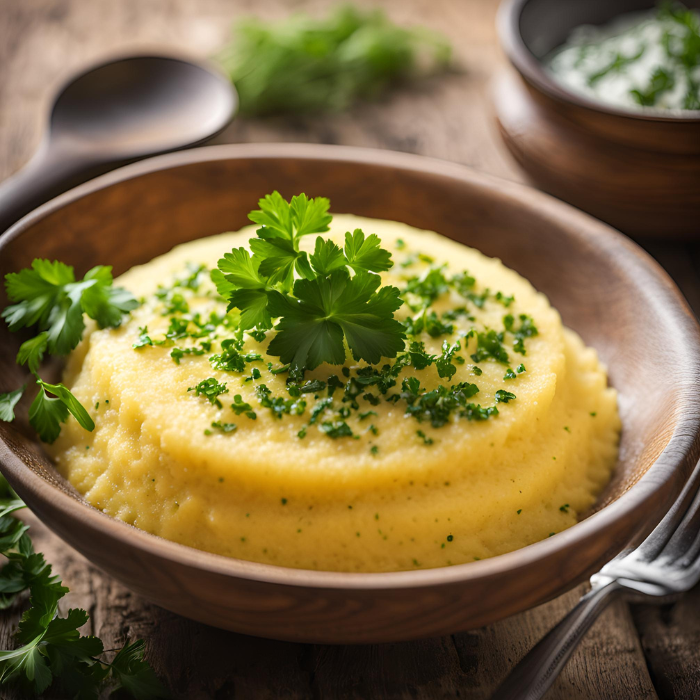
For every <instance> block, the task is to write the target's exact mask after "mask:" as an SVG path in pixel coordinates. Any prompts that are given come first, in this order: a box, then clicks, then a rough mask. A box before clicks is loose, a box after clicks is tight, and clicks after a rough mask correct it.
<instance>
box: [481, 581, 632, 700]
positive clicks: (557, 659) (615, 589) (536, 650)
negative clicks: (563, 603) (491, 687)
mask: <svg viewBox="0 0 700 700" xmlns="http://www.w3.org/2000/svg"><path fill="white" fill-rule="evenodd" d="M622 591H623V588H622V586H621V585H620V583H619V582H618V581H617V579H612V578H611V579H609V580H607V581H605V582H604V583H600V584H598V585H597V586H593V588H591V590H590V591H588V593H586V594H585V595H584V596H583V597H582V598H581V600H579V602H578V603H577V604H576V607H575V608H573V610H571V612H569V613H568V614H567V615H566V617H564V618H563V619H562V620H561V621H560V622H559V623H558V624H557V625H556V626H555V627H553V628H552V629H551V630H550V631H549V632H548V633H547V635H545V636H544V637H543V638H542V639H541V640H540V641H539V642H538V643H537V644H536V645H535V646H534V647H533V648H532V649H531V650H530V651H529V652H528V653H527V654H526V655H525V656H524V657H523V658H522V659H521V660H520V662H519V663H518V664H517V666H515V668H514V669H513V670H512V671H511V672H510V673H509V674H508V676H507V677H506V679H505V680H504V681H503V683H501V685H500V686H499V687H498V688H497V689H496V692H495V693H494V694H493V695H492V696H491V700H541V698H542V697H543V696H544V695H545V693H546V692H547V690H549V688H550V686H551V685H552V683H554V681H555V680H556V679H557V676H558V675H559V674H560V673H561V671H562V669H563V668H564V666H565V665H566V663H567V661H568V660H569V659H570V658H571V655H572V654H573V653H574V650H575V649H576V647H577V646H578V644H579V642H580V641H581V640H582V639H583V637H584V635H585V634H586V632H588V630H589V629H590V627H591V625H592V624H593V623H594V622H595V620H596V619H597V618H598V615H600V613H601V612H602V611H603V610H604V609H605V607H606V606H607V605H608V604H609V603H610V602H611V600H612V598H613V597H614V596H616V595H619V594H620V593H621V592H622Z"/></svg>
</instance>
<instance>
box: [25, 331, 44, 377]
mask: <svg viewBox="0 0 700 700" xmlns="http://www.w3.org/2000/svg"><path fill="white" fill-rule="evenodd" d="M48 336H49V334H48V333H47V332H46V331H43V332H41V333H39V335H37V336H35V337H34V338H30V339H29V340H25V341H24V342H23V343H22V345H20V348H19V352H18V353H17V364H18V365H27V366H28V367H29V371H30V372H32V373H33V374H36V373H37V372H38V371H39V365H40V364H41V361H42V360H43V359H44V353H45V352H46V347H47V345H48V342H49V341H48Z"/></svg>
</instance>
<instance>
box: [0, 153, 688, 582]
mask: <svg viewBox="0 0 700 700" xmlns="http://www.w3.org/2000/svg"><path fill="white" fill-rule="evenodd" d="M278 158H289V159H299V160H302V161H303V160H315V161H318V160H322V161H336V162H343V163H355V164H367V165H371V166H375V167H387V168H394V169H401V170H405V171H408V172H413V173H416V172H419V173H421V174H424V175H432V176H437V177H441V178H445V179H447V180H449V181H452V182H454V181H455V180H457V181H459V182H462V183H465V184H467V185H471V186H472V187H475V188H481V189H489V190H493V191H498V192H499V193H500V194H506V195H507V197H508V199H509V200H511V201H513V202H514V203H515V204H517V205H520V206H523V207H525V208H528V209H531V210H538V211H540V212H541V213H542V214H544V215H546V216H547V217H551V218H554V219H561V218H562V216H564V215H565V216H566V217H567V219H568V220H569V221H574V222H575V223H578V224H580V225H579V226H575V227H573V226H572V227H571V229H572V230H571V232H570V235H572V236H578V237H579V238H581V239H585V240H587V241H588V242H590V239H591V236H593V238H594V239H597V241H598V243H599V244H600V245H603V246H605V247H607V248H608V249H609V250H608V251H607V252H608V253H611V251H610V248H612V249H614V252H617V253H619V254H621V255H627V256H632V258H636V261H637V265H639V266H641V267H643V268H646V270H647V272H649V273H650V274H652V275H653V276H655V278H656V281H657V283H658V284H659V286H660V287H664V288H665V291H666V292H670V293H671V294H672V296H673V297H675V299H676V302H677V304H678V307H679V311H682V312H685V315H686V316H687V317H688V321H689V325H688V326H687V327H686V326H683V327H682V330H683V333H684V334H685V335H686V337H687V338H688V341H689V342H688V348H689V352H690V353H691V355H692V357H693V359H694V366H695V369H696V371H697V372H698V376H699V378H700V326H698V323H697V321H696V320H695V317H694V316H693V314H692V311H691V310H690V308H689V306H688V304H687V302H686V300H685V299H684V297H683V296H682V295H681V293H680V291H679V290H678V288H677V287H676V285H675V283H674V282H673V281H672V280H671V278H670V277H669V275H668V274H667V273H666V272H665V270H663V268H662V267H661V266H660V265H659V264H658V263H657V262H656V261H655V260H654V259H653V258H652V257H651V256H650V255H649V254H648V253H646V252H645V251H644V250H642V249H641V248H640V247H639V246H638V245H637V244H635V243H633V242H632V241H631V240H629V239H628V238H627V237H625V236H623V235H622V234H621V233H619V232H617V231H616V230H614V229H612V228H611V227H609V226H608V225H606V224H604V223H602V222H600V221H597V220H596V219H594V218H593V217H591V216H589V215H587V214H585V213H583V212H581V211H579V210H576V209H574V208H573V207H571V206H570V205H568V204H565V203H564V202H561V201H559V200H557V199H555V198H554V197H551V196H549V195H547V194H545V193H543V192H539V191H537V190H534V189H532V188H530V187H527V186H525V185H522V184H519V183H515V182H510V181H507V180H504V179H501V178H498V177H495V176H492V175H488V174H483V173H479V172H476V171H474V170H472V169H471V168H469V167H467V166H464V165H460V164H457V163H450V162H447V161H442V160H438V159H435V158H427V157H423V156H417V155H413V154H407V153H399V152H394V151H384V150H380V149H370V148H358V147H352V146H335V145H332V146H331V145H320V144H294V143H284V144H279V143H270V144H224V145H217V146H208V147H204V148H197V149H191V150H186V151H179V152H176V153H170V154H166V155H160V156H154V157H152V158H148V159H146V160H143V161H141V162H138V163H133V164H130V165H126V166H124V167H122V168H119V169H117V170H115V171H112V172H110V173H107V174H106V175H102V176H100V177H97V178H95V179H94V180H91V181H89V182H87V183H85V184H83V185H79V186H78V187H75V188H74V189H72V190H69V191H68V192H66V193H64V194H62V195H59V196H58V197H56V198H55V199H53V200H51V201H49V202H47V203H46V204H44V205H42V206H41V207H39V208H37V209H35V210H34V211H33V212H31V213H29V214H27V215H26V216H25V217H23V218H22V219H20V221H18V222H16V223H15V224H14V225H13V226H12V227H11V228H10V229H8V230H7V231H6V232H5V233H4V234H3V235H1V236H0V252H2V248H3V247H4V246H5V245H7V243H8V242H10V241H12V240H14V239H15V238H17V237H19V236H20V235H21V234H22V232H23V231H25V230H26V229H27V228H29V227H30V226H32V225H33V224H34V223H36V222H38V221H40V220H41V219H44V218H46V217H47V216H49V215H50V214H52V213H53V212H55V211H57V210H59V209H61V208H63V207H64V206H66V205H69V204H71V203H72V202H74V201H76V200H79V199H81V198H82V197H84V196H86V195H89V194H91V193H94V192H97V191H100V190H103V189H106V188H109V187H110V186H112V185H114V184H118V183H120V182H123V181H126V180H131V179H135V178H138V177H141V176H144V175H148V174H150V173H153V172H157V171H161V170H169V169H174V168H178V167H183V166H188V165H193V164H201V163H208V162H216V161H225V160H239V159H240V160H244V159H278ZM679 328H680V326H679ZM692 336H694V338H693V337H692ZM684 399H685V401H686V403H688V404H690V406H688V407H692V406H693V405H694V410H687V411H684V412H682V414H681V415H680V416H677V417H676V421H675V424H674V429H673V433H672V435H671V438H670V439H669V442H668V444H667V445H666V447H665V448H664V450H663V452H662V453H661V454H660V455H659V457H658V459H657V460H656V461H655V462H654V464H652V465H651V466H650V467H649V469H648V471H647V472H646V473H645V474H644V475H643V476H642V477H641V478H640V479H639V480H638V481H637V482H636V483H635V484H634V485H633V486H631V487H630V488H629V489H628V490H627V491H626V492H625V493H623V494H622V495H621V496H620V497H619V498H617V499H616V500H615V501H613V502H611V503H609V504H608V505H606V506H604V507H603V508H601V509H600V510H599V511H598V512H596V513H593V514H592V515H590V516H589V517H588V518H586V519H585V520H582V521H580V522H578V523H576V524H575V525H573V526H572V527H570V528H568V529H567V530H564V531H562V532H560V533H557V534H556V535H555V536H553V537H549V538H548V539H546V540H542V541H540V542H536V543H534V544H531V545H528V546H527V547H524V548H522V549H518V550H514V551H512V552H508V553H506V554H501V555H498V556H495V557H492V558H490V559H485V560H482V561H474V562H467V563H465V564H458V565H455V566H451V567H440V568H434V569H420V570H417V571H396V572H379V573H372V572H368V573H356V572H338V571H315V570H311V569H295V568H289V567H282V566H277V565H272V564H261V563H258V562H251V561H246V560H242V559H234V558H230V557H226V556H223V555H218V554H212V553H210V552H205V551H202V550H197V549H194V548H192V547H189V546H187V545H182V544H178V543H176V542H172V541H170V540H166V539H164V538H162V537H160V536H158V535H153V534H151V533H148V532H146V531H144V530H140V529H138V528H136V527H134V526H132V525H130V524H128V523H125V522H122V521H120V520H117V519H116V518H113V517H111V516H109V515H107V514H105V513H103V512H102V511H99V510H97V509H96V508H94V507H93V506H91V505H89V504H88V503H87V502H86V501H84V500H82V499H81V500H78V499H76V498H75V497H74V496H71V495H69V494H68V493H67V492H65V491H64V490H63V489H60V488H58V487H56V486H53V485H51V484H50V483H49V482H48V481H47V480H46V479H44V478H42V477H40V476H39V475H38V474H37V473H35V472H34V471H33V470H31V469H29V468H28V467H27V466H26V465H25V464H24V462H23V461H22V460H21V459H20V458H19V457H18V456H17V455H15V454H14V452H13V451H12V450H11V449H10V447H9V446H8V445H7V443H6V442H5V440H3V439H2V438H0V466H2V471H3V472H4V473H9V474H10V476H11V481H15V482H16V483H17V484H19V485H20V489H19V491H20V496H22V495H23V494H25V493H29V494H31V495H33V496H36V498H37V500H38V501H40V502H44V503H50V504H51V508H52V509H53V511H57V512H59V513H60V514H61V515H62V516H64V517H65V518H66V519H67V520H73V521H77V522H82V523H83V524H84V525H85V527H86V528H92V529H95V530H98V531H100V534H102V535H103V536H105V537H108V538H112V539H116V540H118V541H119V542H120V544H122V545H124V546H126V547H132V548H136V549H138V550H140V552H141V554H143V555H145V556H149V555H150V556H156V557H160V558H162V559H167V560H169V561H170V562H172V563H173V564H176V565H181V566H185V567H191V568H196V569H199V570H203V571H206V572H208V573H211V574H215V575H216V574H218V575H221V576H225V577H230V578H238V579H245V580H248V581H252V582H260V583H267V584H273V585H274V584H277V585H282V586H292V587H304V588H311V589H317V590H322V589H336V590H342V589H345V590H355V591H362V590H365V591H367V590H378V591H379V590H390V589H410V588H413V589H418V588H425V587H430V588H433V587H439V586H449V585H454V584H459V583H462V582H465V581H470V582H471V583H474V582H478V581H484V582H486V581H487V580H489V579H491V578H493V577H495V576H500V575H504V574H507V573H509V574H513V573H515V572H517V571H519V570H524V569H527V568H529V567H530V566H532V565H533V564H536V563H538V562H540V563H541V562H543V561H544V560H546V559H549V558H550V557H554V556H557V555H561V554H563V553H564V551H565V550H569V549H570V548H571V547H576V545H577V544H581V543H584V542H585V541H587V540H590V539H591V538H594V537H596V536H598V535H601V534H602V533H604V532H605V531H606V530H607V528H608V527H609V526H610V525H612V524H614V523H615V522H617V521H619V520H621V519H623V518H626V517H627V518H630V517H631V518H632V521H633V522H635V523H636V524H637V527H636V529H637V530H643V529H644V526H645V525H646V526H647V527H648V529H647V532H648V531H650V530H651V529H652V527H653V526H655V525H656V524H657V522H658V521H654V522H653V523H649V522H648V520H649V519H648V517H647V518H646V521H644V518H643V517H640V516H643V514H644V513H645V506H646V505H647V504H650V502H652V501H653V499H654V495H655V493H656V492H657V491H658V490H659V489H662V488H664V487H668V486H669V484H670V482H673V481H675V480H676V479H678V478H679V477H678V472H679V471H680V470H681V469H682V468H683V467H684V465H686V463H687V462H688V460H689V455H690V454H692V453H693V451H694V450H696V451H697V447H698V444H699V443H700V396H696V394H695V393H694V392H685V393H684ZM691 466H694V465H691ZM689 474H690V469H688V470H687V474H685V476H684V477H683V483H684V482H685V480H686V479H687V477H688V476H689ZM681 488H682V484H681V485H680V486H679V488H678V493H680V490H681ZM676 495H677V494H676ZM27 500H29V499H27ZM669 505H670V504H669ZM635 516H637V517H636V518H635ZM642 521H644V522H642ZM571 583H574V582H573V581H572V582H571Z"/></svg>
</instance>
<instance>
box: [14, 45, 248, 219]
mask: <svg viewBox="0 0 700 700" xmlns="http://www.w3.org/2000/svg"><path fill="white" fill-rule="evenodd" d="M237 103H238V100H237V96H236V92H235V90H234V88H233V86H232V85H231V83H230V82H229V81H228V80H227V79H226V78H225V77H224V76H222V75H218V74H217V73H214V72H212V71H211V70H209V69H208V68H206V67H204V66H202V65H198V64H196V63H191V62H189V61H184V60H182V59H179V58H173V57H168V56H133V57H128V58H121V59H118V60H114V61H111V62H109V63H105V64H102V65H99V66H95V67H93V68H90V69H89V70H87V71H86V72H84V73H82V74H81V75H78V76H77V77H75V78H73V79H72V80H71V81H70V82H69V83H68V84H67V85H65V86H64V87H63V89H62V90H61V91H60V92H59V94H58V95H57V97H56V98H55V100H54V104H53V107H52V109H51V115H50V118H49V125H48V129H47V131H46V134H45V136H44V139H43V141H42V144H41V146H40V147H39V149H38V151H37V152H36V154H35V155H34V156H33V158H32V159H31V160H30V161H29V163H27V165H25V166H24V168H23V169H22V170H20V171H19V172H18V173H16V174H15V175H13V176H12V177H11V178H10V179H8V180H6V181H5V182H3V183H2V184H1V185H0V233H1V232H3V231H4V230H5V229H7V228H8V227H9V226H10V225H12V224H13V223H14V222H15V221H17V220H18V219H19V218H21V217H22V216H24V215H25V214H26V213H28V212H30V211H31V210H32V209H34V208H35V207H37V206H39V205H40V204H42V203H43V202H45V201H47V200H48V199H51V198H52V197H55V196H56V195H58V194H60V193H61V192H65V191H66V190H68V189H70V188H71V187H74V186H75V185H77V184H80V183H81V182H84V181H85V180H87V179H89V178H91V177H94V176H95V175H99V174H101V173H104V172H106V171H108V170H110V169H111V168H113V167H115V166H116V165H122V164H124V163H128V162H131V161H135V160H139V159H140V158H145V157H146V156H149V155H153V154H156V153H163V152H165V151H173V150H177V149H182V148H186V147H188V146H194V145H196V144H198V143H202V142H203V141H206V140H207V139H209V138H211V137H212V136H215V135H216V134H217V133H219V132H220V131H221V130H222V129H223V128H224V127H225V126H226V125H227V124H228V123H229V121H230V120H231V118H232V117H233V115H234V112H235V110H236V107H237Z"/></svg>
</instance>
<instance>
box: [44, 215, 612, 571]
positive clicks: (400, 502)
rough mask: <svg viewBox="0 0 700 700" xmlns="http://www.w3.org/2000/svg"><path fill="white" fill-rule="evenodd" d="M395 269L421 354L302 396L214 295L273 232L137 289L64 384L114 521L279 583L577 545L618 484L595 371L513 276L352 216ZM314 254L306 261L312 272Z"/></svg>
mask: <svg viewBox="0 0 700 700" xmlns="http://www.w3.org/2000/svg"><path fill="white" fill-rule="evenodd" d="M354 229H362V230H363V231H364V232H366V233H367V234H370V233H375V234H377V235H378V236H379V238H380V239H381V243H382V246H383V247H384V248H386V249H387V250H389V251H390V252H391V254H392V259H393V262H394V264H393V267H391V268H390V269H389V270H388V271H385V272H382V274H381V277H382V283H383V284H391V285H394V286H396V287H397V288H398V289H399V290H401V298H402V299H403V300H404V304H403V305H402V306H401V307H400V308H399V309H398V311H396V314H395V316H396V318H397V319H398V320H400V321H401V322H402V323H403V324H404V325H405V327H406V335H407V339H406V350H405V352H402V353H400V354H399V355H398V357H396V358H392V359H383V360H382V361H381V362H380V363H378V364H376V365H368V364H367V363H366V362H363V361H355V360H353V358H352V354H351V353H350V352H348V353H346V361H345V363H344V364H343V365H333V364H328V363H324V364H321V365H320V366H318V367H316V368H315V369H313V370H311V371H306V372H305V374H304V376H303V377H302V378H300V377H296V378H294V377H291V376H290V374H289V369H288V368H287V367H285V366H284V365H283V364H282V363H281V362H280V357H279V356H273V355H270V354H268V353H267V349H268V345H269V343H270V342H271V339H272V338H273V336H274V335H275V330H274V329H273V330H267V331H266V332H265V331H260V330H255V329H252V330H249V331H247V332H245V333H242V332H241V331H240V330H239V329H238V327H237V319H238V318H239V317H238V315H237V312H236V311H233V312H230V313H227V310H226V309H227V305H226V301H225V300H224V299H222V298H221V297H220V296H219V294H218V293H217V290H216V287H215V286H214V284H213V283H212V282H211V280H210V275H209V273H210V271H211V270H212V269H215V268H216V265H217V260H218V259H219V258H221V256H222V254H223V253H225V252H227V251H230V250H231V249H232V248H234V247H239V246H244V247H245V246H247V245H248V239H249V238H250V237H251V235H253V234H254V227H248V228H246V229H243V230H242V231H240V232H238V233H226V234H222V235H219V236H213V237H210V238H205V239H201V240H198V241H194V242H192V243H188V244H186V245H182V246H179V247H177V248H175V249H174V250H173V251H171V252H170V253H167V254H166V255H163V256H161V257H158V258H156V259H155V260H153V261H151V262H149V263H147V264H145V265H142V266H139V267H135V268H133V269H132V270H130V271H129V272H127V273H126V274H124V275H123V276H122V277H120V278H119V279H118V280H117V282H118V283H119V284H120V285H121V286H124V287H126V288H127V289H128V290H130V291H131V292H132V293H133V294H134V295H135V296H136V297H138V298H140V299H142V304H141V305H140V307H139V308H138V309H136V310H135V311H133V312H132V313H131V316H130V317H129V318H128V319H126V321H125V322H124V323H123V324H122V326H121V327H119V328H117V329H105V330H98V329H97V327H96V326H94V325H93V326H88V329H87V330H86V332H85V335H84V338H83V340H82V342H81V344H80V345H79V346H78V348H77V349H76V350H75V351H73V353H72V354H71V355H70V357H69V361H68V365H67V368H66V372H65V377H64V382H65V384H66V385H67V386H68V387H69V388H70V389H71V391H72V392H73V393H74V394H75V396H76V397H77V398H78V399H79V401H80V402H81V403H82V404H83V405H84V406H86V407H89V408H90V409H91V410H90V413H91V415H92V416H93V418H94V421H95V424H96V428H95V430H94V431H93V432H92V433H88V432H86V431H85V430H83V429H82V428H81V427H80V426H79V425H78V423H77V422H76V421H75V420H73V419H71V420H70V421H69V422H68V423H67V424H66V426H65V428H64V429H63V431H62V432H61V435H60V437H59V438H58V440H57V441H56V442H55V443H54V444H53V445H52V446H51V448H50V449H51V450H52V453H53V455H54V457H55V460H56V463H57V465H58V468H59V470H60V471H61V472H62V473H63V474H64V475H65V476H66V477H67V478H68V479H69V481H70V482H71V483H72V484H73V485H74V486H75V487H76V488H77V490H78V491H79V492H80V493H82V494H84V496H85V498H86V499H87V500H88V501H89V503H91V504H92V505H93V506H95V507H96V508H98V509H100V510H103V511H104V512H105V513H108V514H109V515H112V516H114V517H116V518H119V519H121V520H123V521H125V522H127V523H131V524H133V525H135V526H136V527H138V528H141V529H143V530H146V531H148V532H151V533H154V534H156V535H160V536H162V537H165V538H167V539H170V540H174V541H176V542H180V543H182V544H185V545H189V546H192V547H196V548H198V549H202V550H206V551H209V552H214V553H217V554H222V555H225V556H229V557H236V558H240V559H245V560H250V561H256V562H263V563H268V564H276V565H280V566H288V567H298V568H306V569H319V570H331V571H362V572H379V571H399V570H411V569H421V568H431V567H441V566H449V565H454V564H461V563H464V562H471V561H474V560H477V559H484V558H487V557H492V556H495V555H498V554H501V553H504V552H508V551H511V550H514V549H517V548H520V547H524V546H526V545H529V544H531V543H534V542H537V541H539V540H542V539H544V538H547V537H548V536H550V535H552V534H554V533H558V532H560V531H562V530H564V529H566V528H568V527H570V526H571V525H573V524H574V523H575V522H576V520H577V516H578V515H579V514H581V513H583V512H584V511H585V510H586V509H588V508H589V507H590V506H591V505H592V504H593V503H594V501H595V499H596V496H597V495H598V494H599V493H600V491H601V490H602V489H603V487H604V486H605V484H606V483H607V482H608V480H609V479H610V476H611V472H612V469H613V467H614V464H615V461H616V458H617V449H618V439H619V431H620V420H619V417H618V412H617V404H616V393H615V391H614V389H612V388H610V387H608V386H607V377H606V373H605V369H604V368H603V367H602V366H601V364H600V362H599V360H598V357H597V354H596V352H595V350H593V349H591V348H587V347H586V346H585V345H584V344H583V342H582V341H581V339H580V338H579V337H578V336H577V335H576V334H575V333H574V332H572V331H571V330H569V329H567V328H564V327H563V325H562V322H561V319H560V317H559V314H558V313H557V311H556V310H554V309H553V308H552V307H551V306H550V304H549V302H548V300H547V299H546V297H545V296H544V295H542V294H540V293H538V292H537V291H535V289H533V287H532V286H531V285H530V283H529V282H527V281H526V280H525V279H523V278H522V277H520V276H519V275H518V274H517V273H515V272H513V271H512V270H510V269H507V268H506V267H505V266H504V265H503V264H502V263H501V262H500V261H498V260H495V259H491V258H487V257H485V256H484V255H482V254H481V253H479V252H478V251H476V250H473V249H470V248H467V247H465V246H463V245H460V244H458V243H455V242H453V241H450V240H448V239H446V238H444V237H442V236H440V235H438V234H436V233H431V232H427V231H420V230H416V229H413V228H411V227H409V226H406V225H404V224H400V223H394V222H388V221H380V220H371V219H363V218H359V217H355V216H349V215H336V216H335V217H334V218H333V221H332V223H331V224H330V232H329V233H328V234H327V237H329V238H330V239H331V240H334V241H335V242H336V243H338V244H339V245H340V246H342V244H343V235H344V234H345V232H346V231H353V230H354ZM313 238H314V237H312V236H307V237H306V238H304V239H302V249H304V246H306V248H305V249H306V250H308V251H311V250H313Z"/></svg>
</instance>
